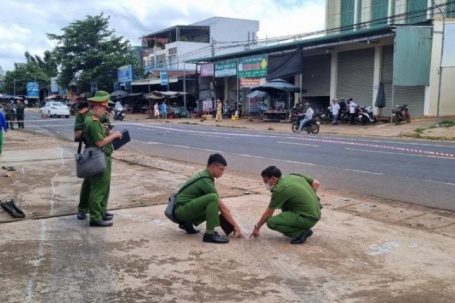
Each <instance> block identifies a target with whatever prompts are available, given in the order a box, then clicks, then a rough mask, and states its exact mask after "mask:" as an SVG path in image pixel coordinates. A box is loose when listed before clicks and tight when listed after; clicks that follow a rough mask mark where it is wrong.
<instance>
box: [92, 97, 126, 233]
mask: <svg viewBox="0 0 455 303" xmlns="http://www.w3.org/2000/svg"><path fill="white" fill-rule="evenodd" d="M109 97H110V95H109V93H108V92H105V91H97V92H96V94H95V96H94V97H92V98H88V102H89V106H90V110H89V112H88V113H87V114H86V116H85V121H84V132H83V136H84V138H85V142H86V147H99V148H101V149H103V151H104V155H105V159H106V171H104V172H103V173H101V174H98V175H94V176H92V177H89V178H87V179H88V182H89V183H90V194H89V200H88V201H89V212H90V226H98V227H107V226H112V222H109V221H110V220H112V218H113V215H112V214H108V213H106V209H107V203H108V200H109V190H110V186H111V154H112V152H113V148H112V144H111V142H112V141H113V140H114V139H115V138H122V133H120V132H119V131H116V132H113V133H110V134H109V135H108V136H106V130H105V127H104V126H103V124H102V123H101V118H102V117H103V115H105V113H106V108H107V106H108V102H109Z"/></svg>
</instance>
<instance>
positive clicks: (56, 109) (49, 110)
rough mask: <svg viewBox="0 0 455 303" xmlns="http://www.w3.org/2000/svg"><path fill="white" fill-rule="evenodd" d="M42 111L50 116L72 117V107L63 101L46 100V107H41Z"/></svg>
mask: <svg viewBox="0 0 455 303" xmlns="http://www.w3.org/2000/svg"><path fill="white" fill-rule="evenodd" d="M41 113H44V114H46V115H47V116H48V117H53V116H57V117H61V116H65V117H67V118H69V117H70V108H69V107H68V106H67V105H65V104H64V103H63V102H57V101H49V102H46V104H45V105H44V107H42V108H41Z"/></svg>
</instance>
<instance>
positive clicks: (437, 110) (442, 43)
mask: <svg viewBox="0 0 455 303" xmlns="http://www.w3.org/2000/svg"><path fill="white" fill-rule="evenodd" d="M431 2H433V5H434V6H436V8H437V9H438V10H439V12H440V13H441V16H442V32H441V33H442V38H441V40H442V42H441V58H440V60H439V70H438V74H439V86H438V106H437V108H436V127H439V122H440V121H439V119H440V117H439V107H440V104H441V82H442V58H443V56H444V34H445V27H446V16H445V14H444V12H443V11H442V9H441V8H440V7H439V5H436V3H435V2H434V0H431Z"/></svg>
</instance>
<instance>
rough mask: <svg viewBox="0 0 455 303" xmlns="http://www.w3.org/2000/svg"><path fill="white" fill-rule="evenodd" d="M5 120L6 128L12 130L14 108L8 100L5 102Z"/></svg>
mask: <svg viewBox="0 0 455 303" xmlns="http://www.w3.org/2000/svg"><path fill="white" fill-rule="evenodd" d="M5 120H6V126H7V128H9V129H11V130H14V124H13V121H14V109H13V107H12V106H11V103H9V102H6V104H5Z"/></svg>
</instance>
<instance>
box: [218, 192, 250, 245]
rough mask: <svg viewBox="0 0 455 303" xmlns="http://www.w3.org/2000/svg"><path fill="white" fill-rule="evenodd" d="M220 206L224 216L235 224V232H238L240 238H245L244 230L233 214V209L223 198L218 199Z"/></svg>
mask: <svg viewBox="0 0 455 303" xmlns="http://www.w3.org/2000/svg"><path fill="white" fill-rule="evenodd" d="M218 207H219V208H220V212H221V214H222V215H223V217H224V218H225V219H226V220H227V221H228V222H229V223H231V224H232V226H234V232H235V233H236V234H237V237H238V238H244V235H243V233H242V230H241V229H240V227H239V225H238V224H237V222H235V220H234V217H233V216H232V213H231V210H230V209H229V207H228V206H227V205H226V203H224V202H223V201H222V200H221V199H218Z"/></svg>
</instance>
